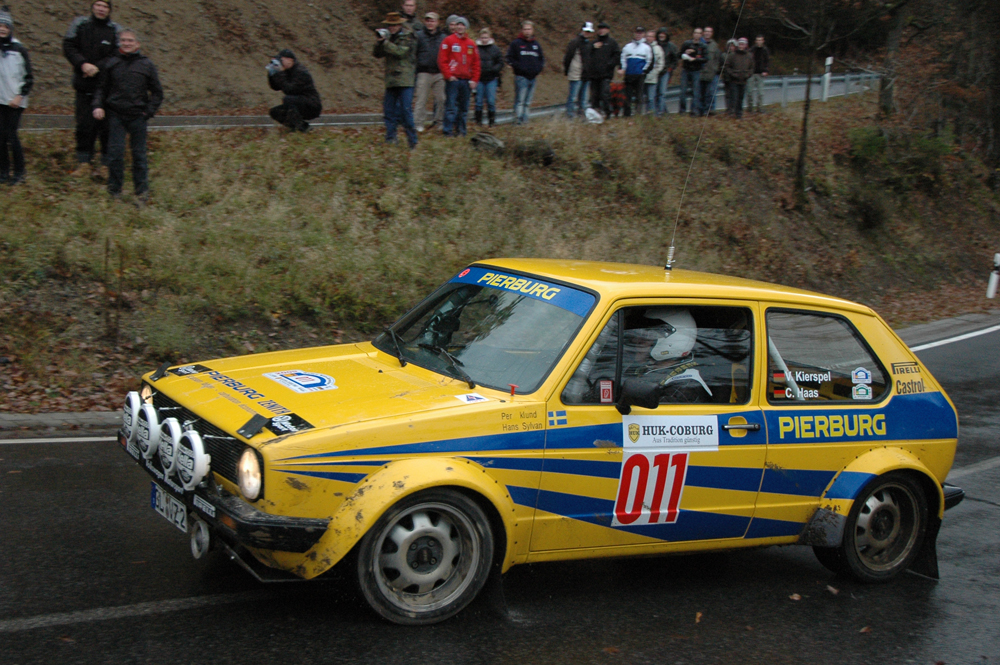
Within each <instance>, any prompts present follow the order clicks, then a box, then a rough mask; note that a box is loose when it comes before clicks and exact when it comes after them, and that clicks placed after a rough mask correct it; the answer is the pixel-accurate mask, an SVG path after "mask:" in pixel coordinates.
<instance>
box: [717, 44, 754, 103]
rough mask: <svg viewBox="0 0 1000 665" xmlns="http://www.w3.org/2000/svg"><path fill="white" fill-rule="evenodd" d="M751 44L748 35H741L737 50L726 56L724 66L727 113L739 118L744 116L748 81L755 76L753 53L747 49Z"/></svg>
mask: <svg viewBox="0 0 1000 665" xmlns="http://www.w3.org/2000/svg"><path fill="white" fill-rule="evenodd" d="M749 45H750V42H749V41H748V40H747V38H746V37H740V39H739V40H737V42H736V48H735V50H734V51H732V52H731V53H729V54H728V55H727V56H726V61H725V63H724V64H723V67H722V76H723V80H724V81H725V83H726V113H727V114H728V115H730V116H732V117H734V118H737V119H739V118H742V117H743V95H744V94H745V93H746V89H747V81H748V80H749V79H750V77H751V76H753V65H754V62H753V54H752V53H750V51H748V50H747V47H748V46H749Z"/></svg>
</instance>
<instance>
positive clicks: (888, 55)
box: [878, 11, 904, 117]
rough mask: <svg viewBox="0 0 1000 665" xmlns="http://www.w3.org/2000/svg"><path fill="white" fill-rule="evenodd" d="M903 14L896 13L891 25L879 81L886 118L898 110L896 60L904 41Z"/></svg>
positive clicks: (879, 94) (881, 101) (879, 103)
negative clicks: (896, 99)
mask: <svg viewBox="0 0 1000 665" xmlns="http://www.w3.org/2000/svg"><path fill="white" fill-rule="evenodd" d="M903 27H904V22H903V13H902V12H901V11H895V12H893V14H892V18H891V22H890V23H889V35H888V37H887V39H886V49H885V63H884V65H883V67H882V69H883V72H882V79H881V80H880V81H879V90H878V106H879V110H880V111H881V112H882V115H883V116H884V117H889V116H891V115H892V114H893V112H895V110H896V101H895V92H896V60H897V56H898V54H899V42H900V41H902V39H903Z"/></svg>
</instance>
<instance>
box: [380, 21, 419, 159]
mask: <svg viewBox="0 0 1000 665" xmlns="http://www.w3.org/2000/svg"><path fill="white" fill-rule="evenodd" d="M382 25H384V26H385V28H384V29H383V30H379V31H377V32H376V35H377V38H376V41H375V47H374V48H373V49H372V55H374V56H375V57H376V58H384V59H385V97H383V99H382V114H383V118H384V120H385V142H386V143H396V142H397V139H396V130H397V128H398V127H399V125H402V126H403V129H404V130H405V131H406V140H407V143H408V144H409V146H410V150H413V149H414V148H416V147H417V129H416V127H414V126H413V84H414V83H415V82H416V79H417V57H416V52H417V40H416V38H415V37H414V36H413V32H412V31H411V30H410V28H409V26H408V25H407V23H406V19H405V18H403V16H402V15H400V14H398V13H396V12H389V14H388V15H386V17H385V20H384V21H382Z"/></svg>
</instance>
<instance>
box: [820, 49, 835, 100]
mask: <svg viewBox="0 0 1000 665" xmlns="http://www.w3.org/2000/svg"><path fill="white" fill-rule="evenodd" d="M832 67H833V57H832V56H831V57H829V58H827V59H826V74H823V96H822V100H823V101H824V102H825V101H827V100H829V99H830V79H831V78H833V76H832V75H831V74H830V69H831V68H832Z"/></svg>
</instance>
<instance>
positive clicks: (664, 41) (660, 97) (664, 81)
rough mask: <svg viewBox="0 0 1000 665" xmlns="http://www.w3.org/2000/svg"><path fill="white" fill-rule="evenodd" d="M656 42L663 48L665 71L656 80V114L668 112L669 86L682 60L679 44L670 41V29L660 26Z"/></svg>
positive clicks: (661, 114)
mask: <svg viewBox="0 0 1000 665" xmlns="http://www.w3.org/2000/svg"><path fill="white" fill-rule="evenodd" d="M656 43H657V44H659V45H660V48H661V49H663V71H661V72H660V77H659V79H657V82H656V116H657V117H660V116H664V115H666V114H667V86H669V85H670V77H671V76H673V74H674V69H676V68H677V63H678V62H680V58H681V54H680V51H679V50H678V48H677V44H674V43H673V42H672V41H670V31H669V30H667V29H666V28H660V29H659V30H657V31H656Z"/></svg>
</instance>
